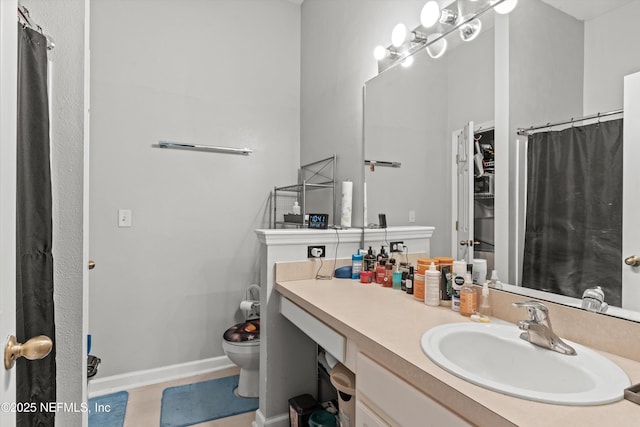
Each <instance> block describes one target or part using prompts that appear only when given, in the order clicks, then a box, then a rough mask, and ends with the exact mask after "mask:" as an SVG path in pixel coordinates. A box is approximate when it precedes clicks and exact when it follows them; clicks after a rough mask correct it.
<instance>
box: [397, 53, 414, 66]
mask: <svg viewBox="0 0 640 427" xmlns="http://www.w3.org/2000/svg"><path fill="white" fill-rule="evenodd" d="M411 64H413V56H407V57H406V58H405V60H404V61H402V63H401V64H400V65H402V66H403V67H405V68H407V67H411Z"/></svg>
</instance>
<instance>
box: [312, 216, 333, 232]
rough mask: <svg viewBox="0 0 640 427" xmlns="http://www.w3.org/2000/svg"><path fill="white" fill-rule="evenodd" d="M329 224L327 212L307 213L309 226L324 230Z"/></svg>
mask: <svg viewBox="0 0 640 427" xmlns="http://www.w3.org/2000/svg"><path fill="white" fill-rule="evenodd" d="M328 226H329V214H309V228H315V229H320V230H326V229H327V227H328Z"/></svg>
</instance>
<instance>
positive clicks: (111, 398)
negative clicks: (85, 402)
mask: <svg viewBox="0 0 640 427" xmlns="http://www.w3.org/2000/svg"><path fill="white" fill-rule="evenodd" d="M127 400H129V393H127V392H126V391H119V392H118V393H112V394H105V395H104V396H98V397H94V398H92V399H89V427H122V425H123V424H124V414H125V412H126V411H127Z"/></svg>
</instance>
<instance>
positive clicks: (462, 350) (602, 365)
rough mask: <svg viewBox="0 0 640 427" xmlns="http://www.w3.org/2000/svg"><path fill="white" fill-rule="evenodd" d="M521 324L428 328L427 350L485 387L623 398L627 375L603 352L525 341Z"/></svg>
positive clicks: (544, 397) (565, 398)
mask: <svg viewBox="0 0 640 427" xmlns="http://www.w3.org/2000/svg"><path fill="white" fill-rule="evenodd" d="M521 332H522V331H520V330H519V329H518V328H517V327H516V326H512V325H497V324H482V323H470V322H465V323H450V324H447V325H441V326H438V327H435V328H433V329H430V330H429V331H427V332H426V333H425V334H424V335H423V336H422V340H421V345H422V349H423V350H424V352H425V353H426V354H427V356H428V357H429V358H430V359H431V360H432V361H433V362H434V363H436V364H437V365H438V366H440V367H441V368H443V369H445V370H447V371H449V372H450V373H452V374H453V375H456V376H458V377H460V378H463V379H465V380H467V381H469V382H472V383H474V384H476V385H479V386H481V387H485V388H488V389H491V390H494V391H498V392H500V393H504V394H508V395H511V396H516V397H520V398H523V399H528V400H535V401H538V402H546V403H555V404H559V405H577V406H588V405H601V404H606V403H611V402H616V401H618V400H621V399H622V398H623V395H624V389H625V388H627V387H629V385H630V381H629V377H627V374H625V373H624V371H623V370H622V369H620V368H619V367H618V366H617V365H615V364H614V363H613V362H611V361H610V360H609V359H607V358H605V357H604V356H601V355H600V354H598V353H596V352H594V351H593V350H590V349H588V348H586V347H584V346H581V345H580V344H576V343H573V342H570V341H567V340H564V341H565V342H567V343H568V344H569V345H571V346H572V347H573V348H575V349H576V351H577V353H578V354H577V355H575V356H567V355H564V354H560V353H557V352H555V351H551V350H547V349H545V348H541V347H537V346H535V345H533V344H531V343H529V342H527V341H524V340H522V339H520V333H521Z"/></svg>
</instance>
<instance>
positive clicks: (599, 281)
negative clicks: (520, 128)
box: [522, 119, 623, 306]
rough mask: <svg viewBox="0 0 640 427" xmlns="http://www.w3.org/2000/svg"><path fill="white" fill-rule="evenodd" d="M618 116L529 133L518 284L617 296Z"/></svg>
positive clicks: (617, 300) (617, 299) (613, 300)
mask: <svg viewBox="0 0 640 427" xmlns="http://www.w3.org/2000/svg"><path fill="white" fill-rule="evenodd" d="M622 131H623V128H622V119H619V120H611V121H607V122H602V123H597V124H591V125H586V126H576V127H571V128H568V129H564V130H561V131H554V132H541V133H537V134H533V135H530V136H529V142H528V152H527V156H528V160H527V162H528V164H527V168H528V180H527V209H526V227H525V243H524V259H523V273H522V285H523V286H525V287H528V288H533V289H539V290H543V291H547V292H553V293H559V294H563V295H567V296H571V297H576V298H582V293H583V292H584V290H585V289H587V288H590V287H594V286H601V287H602V289H603V291H604V293H605V301H607V302H608V303H609V304H610V305H615V306H621V301H622V263H621V259H622Z"/></svg>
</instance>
